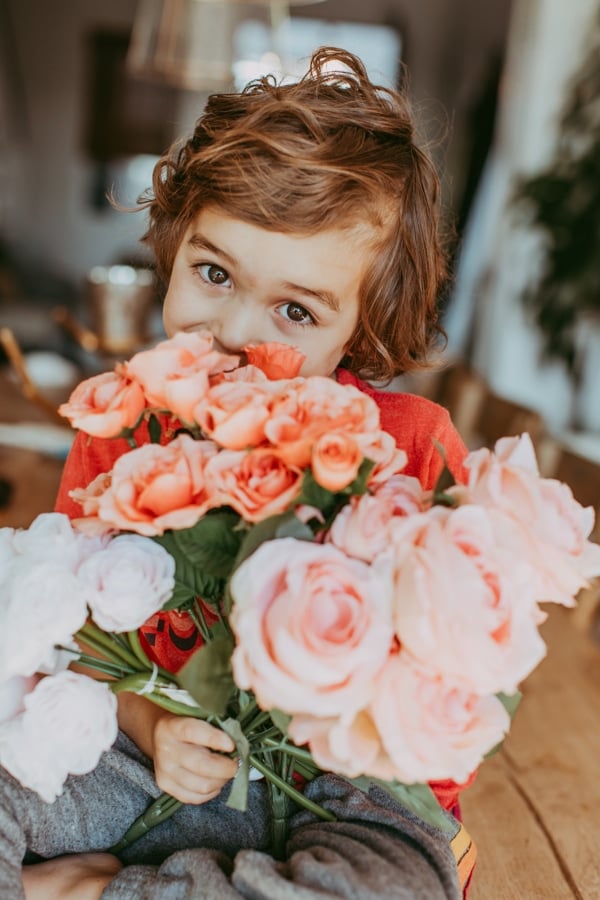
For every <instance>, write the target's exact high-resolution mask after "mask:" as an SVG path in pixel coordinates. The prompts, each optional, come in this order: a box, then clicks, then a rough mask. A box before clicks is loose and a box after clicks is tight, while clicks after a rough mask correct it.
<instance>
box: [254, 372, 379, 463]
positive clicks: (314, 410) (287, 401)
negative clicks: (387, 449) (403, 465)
mask: <svg viewBox="0 0 600 900" xmlns="http://www.w3.org/2000/svg"><path fill="white" fill-rule="evenodd" d="M332 431H340V432H344V433H346V434H351V435H360V434H363V433H365V432H367V433H371V432H378V431H379V408H378V406H377V404H376V403H375V401H374V400H373V399H372V398H371V397H368V396H367V395H366V394H364V393H363V392H362V391H359V390H358V388H355V387H354V386H353V385H343V384H338V383H337V382H336V381H334V380H333V379H332V378H323V377H321V376H318V375H313V376H311V377H310V378H306V379H299V380H298V381H297V382H290V383H289V384H288V385H287V388H286V391H285V392H284V393H281V394H280V395H279V396H278V397H277V398H276V399H275V400H274V402H273V405H272V407H271V415H270V417H269V419H268V421H267V422H266V424H265V435H266V437H267V439H268V440H269V442H270V443H271V444H272V445H273V446H274V447H276V448H277V450H278V451H279V453H280V454H281V455H282V457H283V458H284V459H285V460H286V462H288V463H289V464H290V465H295V466H300V467H301V468H306V467H307V466H308V465H310V461H311V456H312V446H313V444H314V442H315V440H316V439H317V438H318V437H319V435H321V434H325V433H326V432H332Z"/></svg>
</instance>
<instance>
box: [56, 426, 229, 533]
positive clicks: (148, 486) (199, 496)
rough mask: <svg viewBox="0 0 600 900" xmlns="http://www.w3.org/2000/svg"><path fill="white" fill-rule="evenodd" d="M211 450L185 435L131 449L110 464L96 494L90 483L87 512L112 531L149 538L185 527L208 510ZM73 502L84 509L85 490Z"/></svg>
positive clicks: (193, 523) (206, 444)
mask: <svg viewBox="0 0 600 900" xmlns="http://www.w3.org/2000/svg"><path fill="white" fill-rule="evenodd" d="M216 452H217V448H216V447H215V445H214V444H213V443H212V441H195V440H194V439H193V438H191V437H190V436H189V435H187V434H180V435H179V436H178V437H176V438H175V439H174V440H172V441H171V443H170V444H167V445H166V446H161V445H159V444H145V445H144V446H142V447H138V448H136V449H135V450H131V451H130V452H129V453H125V454H123V456H121V457H119V459H118V460H117V461H116V462H115V465H114V467H113V469H112V472H111V473H110V483H109V484H108V485H107V487H106V489H105V490H104V491H103V492H102V493H98V485H97V484H96V480H95V481H94V483H93V486H92V489H91V490H92V494H91V497H90V501H89V504H90V506H91V508H92V510H93V513H92V514H94V515H95V516H97V518H98V519H99V520H100V521H102V522H104V523H105V524H106V525H109V526H111V527H113V528H117V529H121V530H124V531H135V532H137V533H138V534H143V535H147V536H149V537H152V536H153V535H156V534H163V532H164V531H166V529H168V528H174V529H177V528H190V527H191V526H192V525H195V524H196V522H197V521H198V520H199V519H200V518H201V517H202V516H203V515H204V513H205V512H206V511H207V509H208V508H209V505H210V504H209V499H208V495H207V493H206V485H205V468H206V465H207V462H208V461H209V460H210V459H211V458H212V457H213V456H214V455H215V453H216ZM74 499H77V500H78V502H80V503H81V502H83V505H84V509H85V507H86V496H85V491H78V492H77V496H76V497H74ZM88 508H90V507H89V506H88Z"/></svg>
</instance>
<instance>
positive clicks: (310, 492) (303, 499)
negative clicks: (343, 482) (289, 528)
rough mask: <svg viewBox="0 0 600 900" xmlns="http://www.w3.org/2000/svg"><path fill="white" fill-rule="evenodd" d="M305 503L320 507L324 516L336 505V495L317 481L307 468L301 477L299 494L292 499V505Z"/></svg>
mask: <svg viewBox="0 0 600 900" xmlns="http://www.w3.org/2000/svg"><path fill="white" fill-rule="evenodd" d="M300 504H306V506H315V507H316V508H317V509H320V510H321V512H322V513H323V515H324V516H325V518H327V516H328V515H329V512H330V511H331V510H332V509H333V508H334V507H335V505H336V495H335V494H334V493H332V492H331V491H328V490H327V488H324V487H322V486H321V485H320V484H319V483H318V482H317V481H315V477H314V475H313V473H312V472H311V470H310V469H307V470H306V472H305V473H304V477H303V479H302V487H301V489H300V496H299V497H296V498H295V499H294V506H298V505H300Z"/></svg>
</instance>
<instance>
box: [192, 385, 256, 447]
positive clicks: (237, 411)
mask: <svg viewBox="0 0 600 900" xmlns="http://www.w3.org/2000/svg"><path fill="white" fill-rule="evenodd" d="M237 371H240V370H237ZM264 384H265V385H268V382H266V381H265V382H264ZM272 397H273V394H272V392H271V391H269V390H268V388H267V387H263V385H262V384H260V383H256V382H246V381H238V380H236V381H229V380H227V381H222V382H221V383H220V384H217V385H214V386H213V387H211V388H210V389H209V391H208V392H207V394H206V395H205V396H204V397H202V399H201V400H200V401H199V402H198V403H196V405H195V406H194V408H193V412H192V417H193V420H194V422H196V424H197V425H199V426H200V428H201V430H202V431H203V433H204V434H206V435H208V437H209V438H211V439H212V440H213V441H215V442H216V443H217V444H219V445H220V446H221V447H226V448H227V449H228V450H243V449H244V448H246V447H256V446H258V444H260V443H262V441H263V440H264V437H265V431H264V426H265V422H266V421H267V419H268V418H269V412H270V407H271V402H272Z"/></svg>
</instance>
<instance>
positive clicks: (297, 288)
mask: <svg viewBox="0 0 600 900" xmlns="http://www.w3.org/2000/svg"><path fill="white" fill-rule="evenodd" d="M282 287H283V288H284V290H286V291H293V292H294V293H296V294H304V295H305V296H306V297H311V298H312V299H313V300H318V301H319V303H322V304H323V305H324V306H327V307H329V309H332V310H333V311H334V312H339V311H340V301H339V300H338V298H337V297H336V295H335V294H333V293H332V292H331V291H313V290H312V289H311V288H307V287H304V285H302V284H294V283H293V282H292V281H285V282H284V283H283V285H282Z"/></svg>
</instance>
